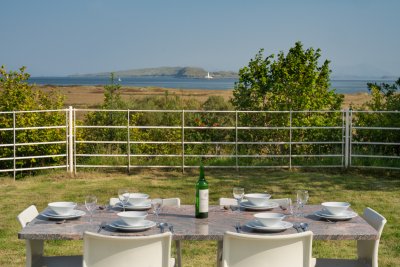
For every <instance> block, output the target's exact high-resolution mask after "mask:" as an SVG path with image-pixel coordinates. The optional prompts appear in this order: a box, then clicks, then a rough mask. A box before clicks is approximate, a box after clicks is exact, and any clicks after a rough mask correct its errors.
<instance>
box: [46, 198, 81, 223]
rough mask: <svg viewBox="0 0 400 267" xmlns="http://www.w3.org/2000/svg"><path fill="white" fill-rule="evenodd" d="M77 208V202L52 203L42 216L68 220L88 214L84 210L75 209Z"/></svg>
mask: <svg viewBox="0 0 400 267" xmlns="http://www.w3.org/2000/svg"><path fill="white" fill-rule="evenodd" d="M76 206H77V205H76V203H75V202H68V201H60V202H51V203H49V204H48V207H47V209H46V210H45V211H44V212H42V213H41V215H42V216H44V217H47V218H49V219H54V220H67V219H75V218H79V217H81V216H83V215H85V214H86V212H84V211H82V210H77V209H75V208H76Z"/></svg>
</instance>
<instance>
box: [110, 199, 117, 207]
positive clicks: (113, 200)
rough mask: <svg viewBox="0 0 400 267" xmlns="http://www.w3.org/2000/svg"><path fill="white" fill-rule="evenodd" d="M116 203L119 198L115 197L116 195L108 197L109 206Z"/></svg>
mask: <svg viewBox="0 0 400 267" xmlns="http://www.w3.org/2000/svg"><path fill="white" fill-rule="evenodd" d="M118 203H119V198H117V197H112V198H110V202H109V204H110V206H115V205H117V204H118Z"/></svg>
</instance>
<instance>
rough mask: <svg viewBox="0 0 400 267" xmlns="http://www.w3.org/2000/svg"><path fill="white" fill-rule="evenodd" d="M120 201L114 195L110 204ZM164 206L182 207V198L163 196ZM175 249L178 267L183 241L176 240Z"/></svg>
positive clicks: (180, 262)
mask: <svg viewBox="0 0 400 267" xmlns="http://www.w3.org/2000/svg"><path fill="white" fill-rule="evenodd" d="M117 203H119V199H118V198H115V197H112V198H110V203H109V204H110V206H115V205H116V204H117ZM163 206H169V207H178V208H179V207H180V206H181V199H180V198H177V197H174V198H163ZM175 251H176V265H177V267H181V266H182V248H181V241H180V240H175Z"/></svg>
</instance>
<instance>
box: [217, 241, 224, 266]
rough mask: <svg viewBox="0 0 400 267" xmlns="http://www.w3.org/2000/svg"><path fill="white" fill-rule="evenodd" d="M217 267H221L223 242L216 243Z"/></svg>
mask: <svg viewBox="0 0 400 267" xmlns="http://www.w3.org/2000/svg"><path fill="white" fill-rule="evenodd" d="M217 247H218V248H217V267H221V266H222V248H223V242H222V240H221V241H218V243H217Z"/></svg>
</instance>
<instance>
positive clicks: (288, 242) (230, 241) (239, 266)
mask: <svg viewBox="0 0 400 267" xmlns="http://www.w3.org/2000/svg"><path fill="white" fill-rule="evenodd" d="M312 238H313V234H312V232H311V231H306V232H302V233H297V234H289V235H254V234H243V233H233V232H226V233H225V235H224V241H223V252H222V266H223V267H248V266H252V267H261V266H262V267H311V266H312V264H313V262H312V258H311V251H312Z"/></svg>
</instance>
